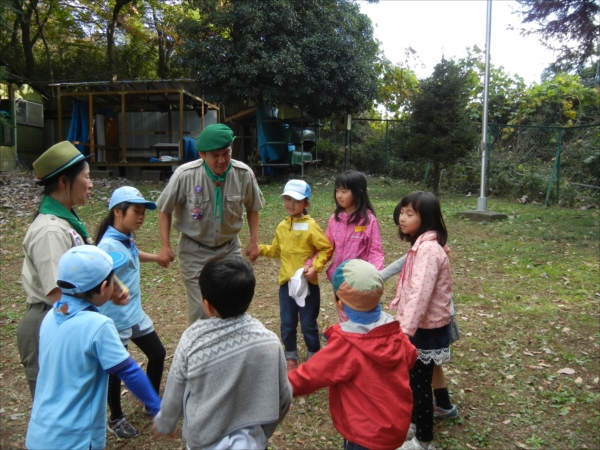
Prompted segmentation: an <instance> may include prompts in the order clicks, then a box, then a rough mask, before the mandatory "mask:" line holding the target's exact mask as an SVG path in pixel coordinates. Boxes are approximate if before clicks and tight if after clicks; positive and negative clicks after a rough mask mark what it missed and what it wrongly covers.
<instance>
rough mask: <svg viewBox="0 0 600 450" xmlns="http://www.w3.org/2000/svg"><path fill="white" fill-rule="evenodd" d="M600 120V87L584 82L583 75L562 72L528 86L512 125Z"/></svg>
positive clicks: (571, 123) (567, 124)
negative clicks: (592, 86) (589, 85)
mask: <svg viewBox="0 0 600 450" xmlns="http://www.w3.org/2000/svg"><path fill="white" fill-rule="evenodd" d="M599 120H600V91H599V90H598V89H597V88H596V89H594V88H589V87H586V86H584V85H583V83H582V82H581V79H580V78H579V75H569V74H566V73H562V74H558V75H556V76H555V77H554V78H552V79H549V80H545V81H544V82H542V83H541V84H535V83H534V84H533V85H532V86H531V87H529V88H528V89H526V90H525V91H524V92H523V93H522V95H521V98H520V100H519V104H518V108H517V110H516V111H515V113H514V114H513V116H512V118H511V120H510V121H509V122H508V123H509V124H510V125H558V126H572V125H583V124H588V123H595V122H598V121H599Z"/></svg>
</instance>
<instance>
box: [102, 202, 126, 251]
mask: <svg viewBox="0 0 600 450" xmlns="http://www.w3.org/2000/svg"><path fill="white" fill-rule="evenodd" d="M131 205H133V203H129V202H121V203H117V204H116V205H115V206H113V207H112V209H111V210H110V211H109V212H108V214H107V216H106V217H105V218H104V220H103V221H102V222H101V223H100V226H98V231H96V239H95V240H94V242H95V243H96V245H98V244H99V243H100V241H101V240H102V236H104V233H106V230H108V227H109V225H110V226H112V225H114V223H115V210H116V209H118V210H120V211H121V212H123V215H125V214H126V212H127V209H129V207H130V206H131Z"/></svg>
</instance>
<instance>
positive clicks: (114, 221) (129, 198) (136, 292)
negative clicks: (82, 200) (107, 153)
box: [96, 186, 169, 439]
mask: <svg viewBox="0 0 600 450" xmlns="http://www.w3.org/2000/svg"><path fill="white" fill-rule="evenodd" d="M108 209H109V213H108V215H107V216H106V218H105V219H104V220H103V222H102V223H101V224H100V227H99V228H98V232H97V234H96V243H97V245H98V247H100V248H101V249H103V250H105V251H107V252H109V251H119V252H121V253H122V254H124V255H125V264H124V265H123V266H122V267H120V268H119V269H118V270H116V272H115V273H116V275H117V277H118V278H119V279H120V280H121V281H122V282H123V283H124V284H125V286H127V288H128V289H129V292H130V301H129V303H128V304H127V305H125V306H120V305H115V304H114V303H113V302H111V301H109V302H107V303H105V304H104V305H103V306H102V307H100V312H101V313H102V314H104V315H105V316H108V317H110V318H111V319H113V321H114V323H115V326H116V328H117V330H118V332H119V337H120V338H121V342H122V343H123V345H124V346H125V348H127V346H128V345H129V341H130V340H131V341H133V343H134V344H135V345H137V346H138V347H139V348H140V350H142V352H143V353H144V354H145V355H146V356H147V358H148V366H147V368H146V374H147V375H148V378H149V379H150V381H151V382H152V386H153V387H154V390H155V392H156V394H157V395H158V393H159V389H160V382H161V380H162V373H163V369H164V362H165V357H166V351H165V348H164V347H163V345H162V343H161V341H160V338H159V337H158V335H157V334H156V331H154V324H153V322H152V319H150V317H149V316H148V314H146V313H145V312H144V310H143V308H142V294H141V288H140V262H156V263H157V264H159V265H160V266H162V267H168V266H169V261H168V260H163V259H161V258H159V256H158V255H157V254H153V253H146V252H143V251H140V250H138V248H137V246H136V245H135V241H134V234H133V233H134V231H137V230H139V229H140V227H141V226H142V224H143V223H144V218H145V214H146V210H147V209H149V210H155V209H156V204H155V203H153V202H149V201H147V200H146V199H144V197H143V196H142V193H141V192H140V191H139V190H137V189H136V188H134V187H131V186H123V187H120V188H118V189H116V190H115V191H114V192H113V194H112V196H111V197H110V201H109V204H108ZM108 405H109V407H110V418H109V421H108V426H107V429H108V430H109V431H110V432H111V433H113V434H114V435H115V436H117V438H119V439H122V438H125V439H128V438H133V437H135V436H137V434H138V432H137V430H136V429H135V428H134V427H133V425H131V424H130V423H129V421H128V420H127V417H126V416H125V414H123V410H122V409H121V380H120V379H119V377H118V376H117V375H116V374H111V376H110V377H109V381H108Z"/></svg>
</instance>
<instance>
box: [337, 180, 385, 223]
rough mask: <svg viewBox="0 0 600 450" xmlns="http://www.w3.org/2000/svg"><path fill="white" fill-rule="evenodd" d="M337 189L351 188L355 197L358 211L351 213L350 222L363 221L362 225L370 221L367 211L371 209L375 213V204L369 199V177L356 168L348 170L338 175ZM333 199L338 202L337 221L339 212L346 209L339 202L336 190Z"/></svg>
mask: <svg viewBox="0 0 600 450" xmlns="http://www.w3.org/2000/svg"><path fill="white" fill-rule="evenodd" d="M335 189H336V190H337V189H349V190H350V192H351V193H352V197H353V198H354V205H355V206H356V211H354V212H353V213H352V214H350V217H348V223H355V224H358V223H359V222H360V221H361V217H362V225H366V224H367V223H369V216H368V215H367V211H371V212H372V213H373V215H375V211H374V210H373V205H371V201H370V200H369V194H368V192H367V177H366V176H365V175H364V174H363V173H362V172H358V171H356V170H347V171H346V172H344V173H342V174H340V175H338V177H337V178H336V179H335ZM333 200H334V201H335V203H336V208H335V212H334V213H333V214H334V216H335V220H336V221H338V222H339V221H340V218H339V214H340V213H341V212H342V211H344V208H342V207H341V206H340V205H338V204H337V200H336V195H335V191H334V193H333Z"/></svg>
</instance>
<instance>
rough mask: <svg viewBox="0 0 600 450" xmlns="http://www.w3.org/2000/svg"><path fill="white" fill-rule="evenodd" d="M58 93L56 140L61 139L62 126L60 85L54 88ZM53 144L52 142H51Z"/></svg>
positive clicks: (59, 140)
mask: <svg viewBox="0 0 600 450" xmlns="http://www.w3.org/2000/svg"><path fill="white" fill-rule="evenodd" d="M56 93H57V95H58V142H61V141H62V140H63V128H62V97H61V96H60V95H61V94H60V86H58V87H57V88H56ZM53 144H54V143H53Z"/></svg>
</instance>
